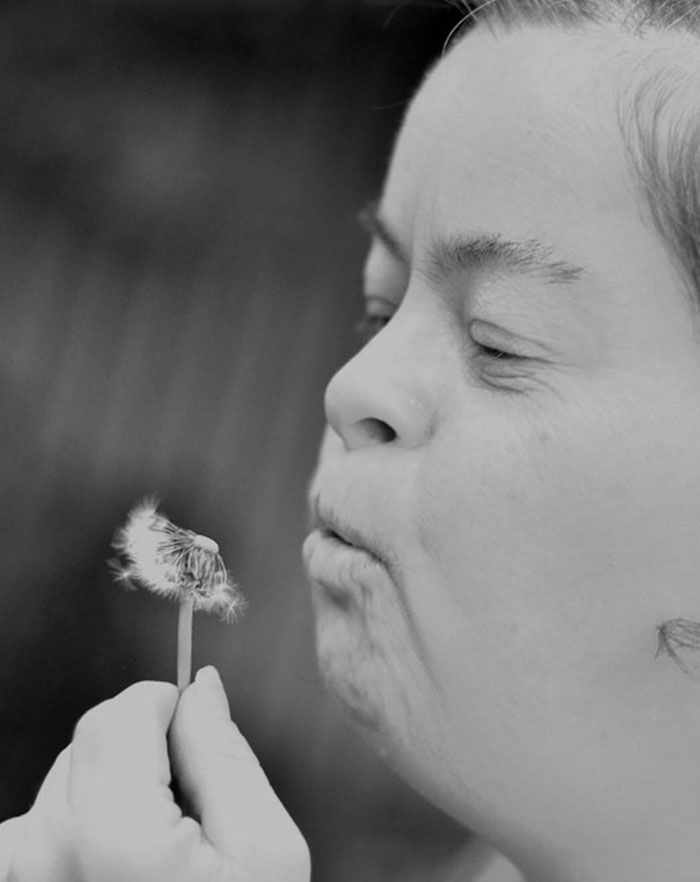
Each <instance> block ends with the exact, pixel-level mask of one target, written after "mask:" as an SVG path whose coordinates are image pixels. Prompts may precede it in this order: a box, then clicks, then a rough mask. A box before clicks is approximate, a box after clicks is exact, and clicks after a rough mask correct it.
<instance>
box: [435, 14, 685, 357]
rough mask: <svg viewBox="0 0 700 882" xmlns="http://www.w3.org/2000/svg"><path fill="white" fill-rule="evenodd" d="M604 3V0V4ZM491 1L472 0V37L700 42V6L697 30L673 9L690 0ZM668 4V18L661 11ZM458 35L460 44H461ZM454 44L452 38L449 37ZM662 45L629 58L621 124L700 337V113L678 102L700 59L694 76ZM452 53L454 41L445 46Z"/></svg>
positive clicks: (644, 206) (642, 193)
mask: <svg viewBox="0 0 700 882" xmlns="http://www.w3.org/2000/svg"><path fill="white" fill-rule="evenodd" d="M601 3H602V5H601ZM601 3H599V2H598V0H590V2H586V0H486V2H484V3H479V4H475V3H465V4H464V5H465V6H466V7H469V11H468V12H467V15H466V16H465V18H464V19H463V22H464V24H465V25H469V27H467V28H465V31H464V33H463V34H461V35H460V36H466V35H467V34H468V33H469V32H470V31H471V30H472V28H473V27H474V26H485V27H487V28H488V29H489V30H491V32H492V33H493V32H494V28H495V30H496V32H500V33H510V32H512V31H514V30H521V29H524V28H527V27H533V26H548V27H551V28H552V29H556V30H567V29H573V30H584V29H587V28H591V27H596V26H597V27H599V28H602V27H607V28H609V29H611V30H612V29H615V28H617V30H618V32H619V33H620V34H621V35H624V34H627V35H632V36H636V37H642V36H646V34H647V32H648V31H652V32H654V31H656V32H658V33H660V34H663V33H670V32H672V31H675V32H679V33H683V34H686V35H689V36H692V37H695V39H696V40H697V42H698V48H700V4H698V6H697V7H696V8H695V10H694V17H693V20H692V22H691V24H692V25H697V27H698V30H695V29H694V28H693V29H692V30H689V29H688V28H687V27H685V26H684V21H683V19H682V18H680V17H678V16H676V17H674V16H673V15H672V13H673V10H674V9H675V8H678V7H682V8H684V9H686V11H687V12H688V15H687V18H688V19H690V18H691V13H692V12H693V10H691V9H690V8H689V7H687V0H678V2H677V3H675V4H674V3H673V0H671V2H670V3H668V2H667V3H666V4H662V7H661V8H659V9H657V10H656V11H654V10H653V9H651V10H650V8H649V5H648V0H601ZM662 8H663V9H665V10H666V12H667V13H668V18H663V17H662V16H661V14H660V13H661V10H662ZM459 41H460V40H459V39H458V40H457V41H456V42H459ZM448 42H451V41H448ZM660 48H661V49H662V48H663V47H660V46H659V45H658V44H657V45H654V46H652V47H650V48H647V51H644V49H645V47H641V46H640V52H639V54H636V53H635V55H634V57H631V56H630V58H629V61H630V63H629V64H628V65H622V66H621V70H624V75H623V78H622V80H621V82H620V85H619V92H618V100H617V122H618V128H619V131H620V135H621V138H622V143H623V149H624V151H625V155H626V158H627V162H628V166H629V168H630V172H631V176H632V179H633V182H634V184H635V186H636V190H637V195H638V198H639V210H640V214H641V215H642V216H643V219H644V220H645V221H647V222H649V223H650V224H651V225H652V226H653V227H654V228H655V229H656V232H657V233H658V235H659V236H660V239H661V242H662V245H663V246H664V248H665V250H666V252H667V253H668V255H669V258H670V260H671V263H672V265H673V266H674V268H675V269H676V270H677V272H678V275H679V279H680V281H681V283H682V285H683V289H684V294H685V295H686V300H687V301H688V304H689V306H690V309H691V312H692V314H693V318H694V320H695V322H696V326H697V327H696V330H697V334H698V339H699V341H700V163H698V162H697V161H696V160H695V157H697V156H698V155H700V112H699V113H698V114H697V119H692V118H691V115H690V114H688V113H683V111H684V110H687V108H688V107H689V106H692V105H691V104H690V99H687V103H686V104H685V106H683V98H682V99H681V106H679V105H678V101H677V100H674V99H677V96H678V87H679V84H680V85H683V86H685V87H686V88H687V90H688V91H689V92H690V95H691V96H693V95H700V65H699V66H698V72H697V75H696V76H693V75H692V73H691V71H690V70H689V69H688V67H687V65H683V64H678V63H674V61H673V60H669V59H668V57H667V56H666V54H665V53H664V52H663V51H660ZM447 51H449V49H448V47H447V45H446V49H445V52H447Z"/></svg>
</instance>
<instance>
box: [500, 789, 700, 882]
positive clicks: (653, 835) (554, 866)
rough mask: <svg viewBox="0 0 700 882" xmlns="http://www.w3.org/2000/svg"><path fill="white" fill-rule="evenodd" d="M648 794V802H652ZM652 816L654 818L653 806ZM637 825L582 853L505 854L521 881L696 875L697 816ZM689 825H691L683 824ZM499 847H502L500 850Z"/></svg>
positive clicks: (674, 880)
mask: <svg viewBox="0 0 700 882" xmlns="http://www.w3.org/2000/svg"><path fill="white" fill-rule="evenodd" d="M653 801H654V800H653V795H652V796H650V800H649V802H650V805H651V804H653ZM651 814H654V816H655V819H658V817H659V816H657V815H656V814H655V813H654V812H650V815H651ZM655 823H656V821H655V820H652V821H650V824H651V825H652V826H650V828H649V829H648V830H645V831H641V832H640V833H639V835H638V836H637V837H636V838H635V840H634V841H631V842H622V841H617V842H614V843H607V844H603V845H602V846H601V847H600V848H599V849H591V850H589V851H587V853H585V854H568V855H564V854H562V853H554V852H553V851H550V852H548V853H544V852H543V851H542V850H541V849H540V850H537V849H534V848H533V849H530V850H529V851H528V850H527V849H523V848H522V847H521V848H519V849H517V851H518V853H517V854H512V856H511V855H509V857H510V859H511V860H512V861H513V863H514V864H515V866H516V867H517V868H518V869H519V871H520V872H521V873H522V876H523V880H524V882H660V880H663V882H697V880H698V879H700V841H698V840H699V839H700V837H699V836H698V834H697V830H698V829H699V828H700V816H698V815H696V816H695V825H694V829H693V830H688V831H687V835H683V829H682V828H683V827H686V824H683V825H682V826H681V828H679V829H677V830H674V831H670V830H669V829H668V828H669V826H671V825H670V822H667V821H666V820H660V821H659V824H660V826H657V827H654V826H653V825H654V824H655ZM687 826H691V825H687ZM504 853H506V854H507V852H506V851H505V850H504Z"/></svg>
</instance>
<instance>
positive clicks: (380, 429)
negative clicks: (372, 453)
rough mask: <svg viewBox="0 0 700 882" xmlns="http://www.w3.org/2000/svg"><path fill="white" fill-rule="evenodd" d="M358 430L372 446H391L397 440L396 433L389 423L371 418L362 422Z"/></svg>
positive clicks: (358, 425)
mask: <svg viewBox="0 0 700 882" xmlns="http://www.w3.org/2000/svg"><path fill="white" fill-rule="evenodd" d="M357 428H358V429H359V430H360V431H361V432H362V434H363V435H364V436H365V437H366V438H367V440H368V441H369V442H370V443H371V444H389V443H391V442H392V441H394V440H395V438H396V432H395V431H394V430H393V429H392V428H391V426H390V425H389V423H385V422H384V420H378V419H375V418H374V417H370V418H368V419H365V420H360V421H359V423H358V424H357Z"/></svg>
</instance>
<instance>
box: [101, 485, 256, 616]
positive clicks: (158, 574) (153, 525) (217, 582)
mask: <svg viewBox="0 0 700 882" xmlns="http://www.w3.org/2000/svg"><path fill="white" fill-rule="evenodd" d="M112 545H113V547H114V548H115V549H116V550H117V552H118V553H119V554H120V560H118V561H116V562H114V563H113V571H114V574H115V579H116V581H117V582H120V583H122V584H124V585H126V586H127V587H134V583H135V584H137V585H141V586H143V587H144V588H146V589H147V590H148V591H152V592H153V593H154V594H160V595H161V596H162V597H168V598H170V599H172V600H179V601H182V600H185V599H187V598H192V599H193V600H194V608H195V610H204V611H205V612H212V613H217V614H218V615H220V616H221V618H222V619H225V620H226V621H228V622H231V621H234V620H235V619H236V618H237V616H238V614H239V613H240V612H242V611H243V609H244V608H245V600H244V598H243V595H242V594H241V593H240V591H239V589H238V586H237V585H236V583H235V582H234V581H233V578H232V577H231V574H230V573H229V572H228V570H227V569H226V566H225V565H224V561H223V558H222V557H221V555H220V554H219V546H218V544H217V543H216V542H215V541H214V540H213V539H210V538H209V537H208V536H202V535H200V534H198V533H194V532H192V531H191V530H184V529H182V528H181V527H177V526H176V525H175V524H173V523H172V521H170V520H169V519H168V518H167V517H166V515H164V514H162V513H161V512H159V511H158V501H157V500H156V499H154V498H150V497H149V498H147V499H145V500H143V502H141V503H139V504H138V505H137V506H136V507H135V508H133V509H132V510H131V511H130V512H129V515H128V516H127V519H126V523H125V524H124V526H123V527H120V528H119V529H118V530H117V533H116V535H115V537H114V540H113V542H112Z"/></svg>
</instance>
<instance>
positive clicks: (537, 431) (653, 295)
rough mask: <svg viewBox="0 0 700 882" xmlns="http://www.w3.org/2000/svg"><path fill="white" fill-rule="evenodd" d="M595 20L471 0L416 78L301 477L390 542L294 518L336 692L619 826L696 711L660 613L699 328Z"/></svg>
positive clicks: (445, 748)
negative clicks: (313, 453) (475, 21)
mask: <svg viewBox="0 0 700 882" xmlns="http://www.w3.org/2000/svg"><path fill="white" fill-rule="evenodd" d="M620 39H621V40H622V38H620ZM629 42H630V45H633V44H632V40H631V38H630V41H629ZM595 45H596V44H595V43H594V40H593V38H591V37H587V36H585V35H580V34H579V35H569V36H567V35H565V34H564V33H563V32H561V33H560V32H559V31H555V30H551V29H545V28H542V29H537V30H535V29H532V30H525V31H522V32H518V33H512V34H510V35H503V36H501V37H499V38H497V37H496V36H494V35H493V34H491V33H489V32H488V31H485V30H482V29H481V28H479V29H477V30H476V31H475V32H473V33H472V34H470V35H469V36H468V37H467V38H466V39H465V40H463V41H462V42H461V43H460V44H459V45H458V46H456V47H455V48H454V49H453V50H452V51H451V53H450V54H449V55H448V56H447V57H446V58H445V59H443V60H442V61H441V62H440V64H439V65H438V66H437V68H436V69H435V70H434V71H433V72H432V74H431V75H430V76H429V78H428V79H427V81H426V82H425V84H424V85H423V87H422V89H421V90H420V92H419V94H418V95H417V97H416V99H415V101H414V103H413V105H412V107H411V109H410V111H409V113H408V116H407V118H406V121H405V124H404V127H403V129H402V132H401V134H400V137H399V140H398V142H397V146H396V150H395V154H394V157H393V162H392V165H391V168H390V172H389V175H388V180H387V182H386V186H385V189H384V192H383V195H382V198H381V200H380V203H379V206H378V210H377V214H376V216H375V217H374V219H372V220H371V221H370V225H371V226H372V227H373V229H374V234H375V235H374V241H373V245H372V248H371V251H370V254H369V258H368V261H367V265H366V272H365V297H366V308H367V312H368V313H369V314H371V315H373V316H379V317H380V318H378V319H377V320H376V325H377V327H379V328H380V330H379V332H378V333H377V334H376V336H374V337H373V338H372V339H371V340H370V342H368V343H367V344H366V345H365V346H364V348H362V349H361V350H360V351H359V352H358V354H357V355H356V356H355V357H354V358H353V359H352V360H351V361H350V362H349V363H347V364H346V365H345V366H344V367H343V368H342V369H341V370H340V371H339V372H338V373H337V375H336V376H335V377H334V378H333V380H332V381H331V383H330V385H329V387H328V391H327V398H326V409H327V417H328V423H329V427H328V430H327V432H326V435H325V438H324V443H323V446H322V450H321V455H320V462H319V467H318V471H317V474H316V476H315V478H314V481H313V485H312V488H311V498H312V504H313V505H314V507H315V508H316V510H317V511H316V513H317V515H318V516H319V517H320V518H321V527H322V528H324V527H325V528H326V533H327V532H328V531H330V530H335V531H336V532H338V533H340V534H344V535H345V537H346V538H348V539H351V540H353V541H354V544H356V545H364V544H367V545H368V546H369V547H370V548H372V549H373V550H374V551H375V552H376V553H377V554H378V555H379V556H380V557H381V558H382V560H383V561H384V563H378V562H376V561H375V560H374V558H372V557H370V556H368V555H367V554H366V553H363V552H362V551H357V550H351V549H348V548H343V547H342V546H341V545H340V543H338V542H337V541H335V542H334V541H333V540H332V539H327V538H323V535H324V530H323V529H321V530H320V531H316V533H314V534H312V536H311V537H310V538H309V539H308V540H307V543H306V546H305V557H306V561H307V565H308V568H309V572H310V576H311V580H312V584H313V603H314V611H315V616H316V624H317V641H318V655H319V659H320V666H321V669H322V671H323V673H324V675H325V677H326V679H327V681H328V683H329V684H330V686H331V688H332V689H333V691H334V692H335V693H336V694H337V695H338V696H339V698H340V699H341V700H342V701H343V703H344V704H345V705H346V706H347V707H348V709H349V710H350V712H351V713H352V714H353V715H354V716H355V717H356V718H357V719H359V720H360V721H361V722H362V723H363V724H364V726H365V728H366V730H367V731H368V732H369V733H370V736H371V737H372V739H373V740H374V741H375V743H376V744H377V745H378V746H379V748H380V749H381V750H382V751H383V752H384V753H385V754H386V756H387V758H388V759H389V761H390V762H392V763H393V764H394V765H396V766H397V767H399V768H400V769H401V770H402V771H403V773H404V774H405V775H406V776H408V777H409V778H410V780H411V781H412V782H413V783H414V784H415V785H416V786H417V787H418V788H419V789H421V790H423V792H424V793H426V794H427V795H428V796H429V797H430V798H432V799H433V800H434V801H435V802H437V803H438V804H440V805H442V806H443V807H444V808H446V809H447V810H448V811H450V812H452V813H453V814H454V815H455V816H457V817H458V818H460V819H462V820H464V821H465V822H466V823H467V824H469V825H470V826H471V827H472V828H474V829H475V830H477V832H479V831H481V832H483V833H486V834H491V833H493V831H495V830H501V829H502V828H503V827H504V826H505V827H506V828H508V829H510V831H511V832H512V836H513V842H516V843H517V842H518V841H519V840H520V835H521V832H522V831H525V832H523V838H527V837H530V838H531V837H532V836H538V837H543V838H547V837H549V836H551V837H552V839H553V840H554V841H557V842H559V843H562V842H564V843H566V842H569V841H572V842H573V841H578V839H580V837H582V836H584V837H585V836H588V835H590V837H591V841H594V840H595V839H596V837H598V835H599V834H600V835H601V836H604V835H605V829H606V825H609V824H611V823H617V824H618V828H617V833H618V835H624V829H623V827H624V822H622V827H620V823H619V822H620V819H619V818H618V814H619V813H620V812H621V811H622V815H623V816H624V814H625V812H626V811H627V808H629V811H633V810H635V807H636V805H637V804H638V803H640V801H644V799H645V798H648V794H649V791H648V787H649V786H653V787H654V788H656V789H655V791H654V792H655V797H654V798H655V799H656V800H662V801H663V799H664V798H665V792H666V791H665V789H664V788H665V787H666V784H665V783H662V784H659V783H658V781H657V777H658V776H659V769H658V760H659V751H660V750H666V749H668V750H669V752H670V753H671V754H672V758H671V760H670V762H669V765H668V766H666V767H665V770H664V774H665V775H668V776H670V778H671V780H670V781H669V782H668V788H669V790H668V798H669V799H671V797H672V794H673V793H675V795H676V798H678V787H681V788H685V787H686V786H687V777H688V771H687V769H686V770H685V775H686V777H685V778H684V777H683V774H682V773H681V770H680V769H679V770H677V774H676V769H675V765H674V760H673V756H681V755H686V753H689V752H690V751H691V750H695V747H693V746H692V745H691V740H692V739H691V738H690V733H689V729H690V726H689V725H688V720H687V717H689V716H693V718H694V723H695V724H696V725H697V726H698V729H697V730H696V732H694V733H693V737H694V738H695V736H696V734H697V731H700V718H699V717H700V714H699V712H698V711H696V710H693V709H689V707H688V706H689V704H690V702H688V701H687V700H686V696H687V695H688V694H691V695H692V691H693V690H696V689H697V686H695V685H694V684H692V682H691V681H690V680H689V679H687V678H686V677H684V675H683V674H681V673H680V672H679V671H678V669H677V668H676V667H675V666H674V665H673V663H672V662H671V661H670V660H669V659H668V658H667V657H659V658H656V657H655V654H656V650H657V632H656V628H657V626H658V625H659V624H660V623H661V622H663V621H664V620H667V619H669V618H673V617H677V616H683V617H686V618H690V619H693V618H694V619H700V584H699V582H700V541H699V540H698V536H699V535H700V348H699V346H700V344H699V343H698V342H696V340H695V339H694V336H693V332H694V329H693V326H692V321H691V311H690V308H689V306H688V304H687V302H686V300H685V296H686V295H685V293H684V291H683V289H682V283H681V278H680V275H679V273H678V272H677V271H676V269H675V268H674V264H673V263H672V259H671V257H670V256H669V253H668V252H667V251H666V250H665V248H664V246H663V244H662V241H661V239H660V238H659V236H658V234H657V232H656V231H655V229H654V228H653V227H652V225H651V223H650V222H648V221H646V220H645V219H644V216H643V213H642V208H641V203H640V202H639V200H638V198H637V196H636V195H635V189H634V182H633V179H632V177H631V174H630V172H629V170H628V167H627V164H626V160H625V154H624V151H623V145H622V140H621V137H620V134H619V131H618V129H617V128H616V126H617V123H616V117H615V99H616V94H617V93H616V88H615V86H616V83H617V82H619V72H618V67H616V65H621V64H622V61H621V60H620V59H621V56H620V54H616V53H609V52H606V51H605V50H604V49H603V48H602V46H601V48H600V49H599V50H598V49H595ZM615 59H616V60H615ZM477 237H478V238H477ZM498 237H500V238H498ZM506 240H513V241H514V242H515V243H516V244H510V245H508V244H505V243H506ZM534 240H539V242H540V243H541V245H536V244H535V241H534ZM499 242H500V247H499ZM517 243H519V244H517ZM542 261H548V266H547V267H546V268H545V267H544V266H540V264H541V263H542ZM382 325H385V326H384V327H381V326H382ZM353 531H354V532H353ZM696 703H698V702H697V696H695V698H694V699H693V704H696ZM683 733H685V734H683ZM686 741H687V742H688V743H687V744H686ZM696 767H697V763H693V769H695V768H696ZM691 777H692V778H694V779H695V780H694V782H693V786H694V787H696V788H697V787H698V785H699V782H698V780H697V779H698V773H697V772H695V771H693V772H692V773H691ZM676 778H677V779H678V780H676ZM674 788H675V789H674ZM625 807H627V808H625ZM638 832H639V831H637V833H638ZM632 834H633V831H630V835H632Z"/></svg>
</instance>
